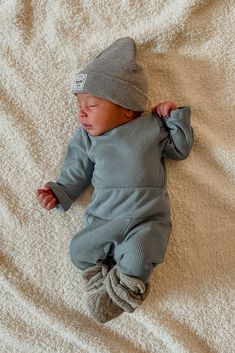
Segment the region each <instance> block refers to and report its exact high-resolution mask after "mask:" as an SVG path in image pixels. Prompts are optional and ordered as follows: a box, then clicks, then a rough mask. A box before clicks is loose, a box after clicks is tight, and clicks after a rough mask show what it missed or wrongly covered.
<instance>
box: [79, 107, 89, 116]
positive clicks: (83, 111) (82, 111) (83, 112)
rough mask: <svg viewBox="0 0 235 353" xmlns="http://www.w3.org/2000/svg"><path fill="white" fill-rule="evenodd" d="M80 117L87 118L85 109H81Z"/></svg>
mask: <svg viewBox="0 0 235 353" xmlns="http://www.w3.org/2000/svg"><path fill="white" fill-rule="evenodd" d="M78 115H79V116H82V117H84V116H87V114H86V112H85V110H84V109H83V108H80V109H79V112H78Z"/></svg>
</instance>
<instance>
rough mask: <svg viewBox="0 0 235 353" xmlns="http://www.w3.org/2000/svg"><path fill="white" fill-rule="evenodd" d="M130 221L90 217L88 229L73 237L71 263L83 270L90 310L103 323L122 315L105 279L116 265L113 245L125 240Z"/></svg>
mask: <svg viewBox="0 0 235 353" xmlns="http://www.w3.org/2000/svg"><path fill="white" fill-rule="evenodd" d="M129 222H130V220H129V219H125V220H114V221H107V220H103V219H100V218H97V217H94V216H92V215H89V218H88V220H87V222H86V226H85V228H84V229H83V230H82V231H80V232H79V233H78V234H77V235H76V236H75V237H74V238H73V240H72V242H71V245H70V256H71V260H72V262H73V263H74V264H75V265H76V266H77V267H78V268H80V269H81V270H82V277H83V280H84V282H85V288H86V302H87V307H88V310H89V312H90V314H91V316H92V317H93V318H94V319H95V320H96V321H98V322H100V323H105V322H107V321H109V320H112V319H114V318H116V317H117V316H119V315H121V314H122V313H123V309H122V308H121V307H120V306H118V305H117V304H116V303H115V302H113V300H112V299H111V298H110V296H109V295H108V293H107V290H106V287H105V286H104V280H105V278H106V276H107V274H108V271H109V270H110V268H112V267H113V266H114V265H115V262H114V261H113V259H112V257H111V256H110V253H112V251H113V250H112V249H113V248H114V244H117V243H120V242H121V241H122V239H123V233H124V231H125V229H126V227H127V225H128V224H129Z"/></svg>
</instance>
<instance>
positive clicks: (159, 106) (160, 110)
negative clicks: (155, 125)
mask: <svg viewBox="0 0 235 353" xmlns="http://www.w3.org/2000/svg"><path fill="white" fill-rule="evenodd" d="M157 114H158V115H159V116H162V106H161V104H159V105H158V106H157Z"/></svg>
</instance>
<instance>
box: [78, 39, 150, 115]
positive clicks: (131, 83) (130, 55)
mask: <svg viewBox="0 0 235 353" xmlns="http://www.w3.org/2000/svg"><path fill="white" fill-rule="evenodd" d="M137 54H138V53H137V50H136V44H135V41H134V40H133V39H132V38H130V37H123V38H119V39H117V40H116V41H115V42H114V43H112V44H111V45H110V46H109V47H108V48H105V49H104V50H103V51H102V52H101V53H99V54H98V55H97V56H96V57H95V58H94V59H93V60H92V61H91V62H90V63H89V64H88V65H87V66H86V67H85V68H84V69H83V70H82V71H81V72H80V73H78V74H77V76H76V79H75V82H74V86H73V93H74V94H75V95H76V94H80V93H90V94H92V95H94V96H97V97H100V98H103V99H108V100H110V101H112V102H113V103H116V104H118V105H120V106H122V107H124V108H127V109H130V110H134V111H140V112H143V111H145V108H146V104H147V102H148V82H147V75H146V74H145V72H144V70H143V68H142V67H141V65H139V64H138V63H137Z"/></svg>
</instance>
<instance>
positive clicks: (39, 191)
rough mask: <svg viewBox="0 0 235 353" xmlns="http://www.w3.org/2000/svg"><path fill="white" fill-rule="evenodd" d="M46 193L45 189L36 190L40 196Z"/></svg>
mask: <svg viewBox="0 0 235 353" xmlns="http://www.w3.org/2000/svg"><path fill="white" fill-rule="evenodd" d="M43 192H45V190H44V189H37V190H36V195H37V196H39V195H40V194H41V193H43Z"/></svg>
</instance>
